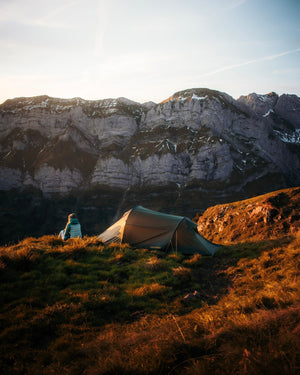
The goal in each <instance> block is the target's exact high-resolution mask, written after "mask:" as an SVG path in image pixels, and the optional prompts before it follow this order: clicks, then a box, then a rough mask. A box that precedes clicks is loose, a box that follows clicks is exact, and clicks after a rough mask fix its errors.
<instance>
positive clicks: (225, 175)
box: [0, 89, 300, 214]
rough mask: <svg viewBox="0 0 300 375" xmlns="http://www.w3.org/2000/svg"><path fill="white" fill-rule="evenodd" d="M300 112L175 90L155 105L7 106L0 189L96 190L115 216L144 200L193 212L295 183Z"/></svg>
mask: <svg viewBox="0 0 300 375" xmlns="http://www.w3.org/2000/svg"><path fill="white" fill-rule="evenodd" d="M299 111H300V98H298V97H297V96H295V95H282V96H278V95H277V94H275V93H270V94H267V95H257V94H250V95H248V96H247V97H240V98H239V99H238V100H234V99H233V98H232V97H230V96H229V95H227V94H225V93H222V92H218V91H214V90H209V89H189V90H184V91H180V92H177V93H175V94H174V95H173V96H171V97H170V98H168V99H166V100H165V101H163V102H162V103H159V104H155V103H152V102H149V103H145V104H139V103H136V102H133V101H130V100H128V99H125V98H118V99H106V100H97V101H86V100H83V99H80V98H75V99H70V100H66V99H64V100H63V99H55V98H50V97H47V96H41V97H34V98H17V99H13V100H7V101H6V102H5V103H4V104H2V105H1V106H0V157H1V163H0V176H1V179H0V189H1V190H9V189H12V188H14V189H15V188H17V189H21V188H24V187H26V188H28V187H33V188H37V189H40V190H41V191H42V192H43V193H45V194H56V193H58V194H67V193H69V194H72V193H73V192H76V194H78V192H79V191H81V192H86V191H89V190H90V189H92V190H93V191H95V190H97V188H99V189H100V188H101V189H102V192H103V189H104V190H105V191H107V193H108V195H109V194H110V191H112V190H113V191H114V197H117V198H116V206H117V207H119V209H122V208H124V209H125V208H127V206H130V205H132V204H135V203H141V202H142V203H144V204H146V205H148V206H151V207H152V208H155V209H162V208H163V209H165V210H168V211H172V210H173V211H176V210H177V209H178V208H180V211H181V213H189V214H191V211H195V210H199V209H201V208H205V207H207V206H208V205H210V204H212V203H218V202H222V201H225V200H235V199H237V198H242V197H247V196H251V195H255V194H258V193H263V192H265V191H268V190H274V189H279V188H283V187H287V186H296V185H299V184H300V157H299V149H300V115H299ZM116 191H118V192H119V193H116ZM114 199H115V198H114ZM189 201H191V203H189ZM123 206H124V207H123ZM176 207H177V209H176ZM177 211H178V210H177ZM183 211H184V212H183Z"/></svg>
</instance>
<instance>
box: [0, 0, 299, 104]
mask: <svg viewBox="0 0 300 375" xmlns="http://www.w3.org/2000/svg"><path fill="white" fill-rule="evenodd" d="M299 20H300V0H209V1H208V0H185V1H183V0H180V1H178V0H151V1H146V0H63V1H62V0H0V103H1V102H3V101H4V100H6V99H8V98H14V97H19V96H34V95H43V94H46V95H49V96H54V97H61V98H72V97H78V96H79V97H82V98H84V99H103V98H110V97H111V98H116V97H120V96H124V97H127V98H129V99H132V100H135V101H138V102H141V103H142V102H146V101H149V100H152V101H155V102H160V101H162V100H164V99H165V98H167V97H169V96H170V95H172V94H173V93H174V92H176V91H178V90H182V89H187V88H192V87H208V88H211V89H215V90H220V91H224V92H227V93H228V94H229V95H232V96H233V97H234V98H238V97H239V96H240V95H247V94H249V93H251V92H257V93H261V94H264V93H268V92H270V91H275V92H277V93H278V94H282V93H289V94H297V95H298V96H300V22H299Z"/></svg>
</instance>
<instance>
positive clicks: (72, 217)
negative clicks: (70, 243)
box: [68, 212, 77, 220]
mask: <svg viewBox="0 0 300 375" xmlns="http://www.w3.org/2000/svg"><path fill="white" fill-rule="evenodd" d="M76 217H77V215H76V214H75V212H73V213H72V214H70V215H69V216H68V219H69V220H71V219H74V218H76Z"/></svg>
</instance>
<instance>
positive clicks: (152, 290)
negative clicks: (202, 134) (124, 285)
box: [126, 283, 167, 297]
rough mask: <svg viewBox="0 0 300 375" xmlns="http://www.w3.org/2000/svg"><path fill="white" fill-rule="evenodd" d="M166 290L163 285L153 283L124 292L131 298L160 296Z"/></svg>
mask: <svg viewBox="0 0 300 375" xmlns="http://www.w3.org/2000/svg"><path fill="white" fill-rule="evenodd" d="M166 289H167V287H166V286H165V285H160V284H158V283H153V284H149V285H143V286H141V287H138V288H133V289H128V290H126V292H127V293H128V294H129V295H132V296H136V297H143V296H147V295H155V294H162V293H163V292H164V291H165V290H166Z"/></svg>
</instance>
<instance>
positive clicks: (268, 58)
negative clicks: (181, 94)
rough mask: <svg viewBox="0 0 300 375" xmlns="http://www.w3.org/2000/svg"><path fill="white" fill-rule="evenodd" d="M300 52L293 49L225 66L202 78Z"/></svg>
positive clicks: (298, 49) (297, 49)
mask: <svg viewBox="0 0 300 375" xmlns="http://www.w3.org/2000/svg"><path fill="white" fill-rule="evenodd" d="M299 51H300V48H296V49H293V50H290V51H285V52H281V53H278V54H276V55H269V56H265V57H261V58H259V59H254V60H249V61H246V62H243V63H240V64H233V65H227V66H224V67H223V68H220V69H216V70H213V71H212V72H208V73H205V74H202V75H201V78H202V77H208V76H212V75H215V74H218V73H221V72H224V71H226V70H233V69H236V68H240V67H242V66H246V65H250V64H255V63H258V62H261V61H267V60H275V59H277V58H279V57H282V56H285V55H290V54H291V53H296V52H299Z"/></svg>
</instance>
